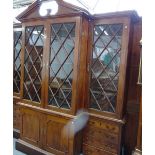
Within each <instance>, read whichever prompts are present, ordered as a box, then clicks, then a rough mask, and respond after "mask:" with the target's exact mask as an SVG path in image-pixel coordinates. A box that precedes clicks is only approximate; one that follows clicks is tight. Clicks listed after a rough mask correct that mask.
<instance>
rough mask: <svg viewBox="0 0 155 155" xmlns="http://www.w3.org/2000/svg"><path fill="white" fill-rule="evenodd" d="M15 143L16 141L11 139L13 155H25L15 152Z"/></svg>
mask: <svg viewBox="0 0 155 155" xmlns="http://www.w3.org/2000/svg"><path fill="white" fill-rule="evenodd" d="M15 143H16V139H15V138H14V139H13V155H26V154H25V153H22V152H20V151H17V150H16V149H15Z"/></svg>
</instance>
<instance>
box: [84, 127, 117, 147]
mask: <svg viewBox="0 0 155 155" xmlns="http://www.w3.org/2000/svg"><path fill="white" fill-rule="evenodd" d="M89 136H91V137H94V138H95V139H96V140H100V139H102V140H103V141H104V142H109V143H112V144H118V134H115V133H111V132H109V131H106V130H103V129H100V128H93V127H87V128H86V129H85V134H84V138H86V137H89Z"/></svg>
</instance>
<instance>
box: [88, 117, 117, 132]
mask: <svg viewBox="0 0 155 155" xmlns="http://www.w3.org/2000/svg"><path fill="white" fill-rule="evenodd" d="M88 126H92V127H96V128H100V129H103V130H106V131H108V132H111V133H119V127H118V126H117V125H114V124H111V123H108V122H104V121H101V120H90V121H89V122H88Z"/></svg>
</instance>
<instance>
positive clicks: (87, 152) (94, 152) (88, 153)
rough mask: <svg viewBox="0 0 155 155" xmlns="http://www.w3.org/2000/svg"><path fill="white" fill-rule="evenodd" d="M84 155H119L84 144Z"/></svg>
mask: <svg viewBox="0 0 155 155" xmlns="http://www.w3.org/2000/svg"><path fill="white" fill-rule="evenodd" d="M83 155H117V154H115V153H111V152H107V151H104V150H101V149H98V148H95V147H92V146H89V145H87V144H83Z"/></svg>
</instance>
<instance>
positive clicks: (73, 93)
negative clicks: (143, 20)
mask: <svg viewBox="0 0 155 155" xmlns="http://www.w3.org/2000/svg"><path fill="white" fill-rule="evenodd" d="M47 31H48V32H49V33H48V34H49V35H48V37H47V38H48V39H47V40H48V45H47V47H48V49H47V55H46V58H47V59H46V61H47V60H48V61H47V63H48V64H46V65H47V66H48V67H47V68H46V80H45V82H46V84H45V104H46V105H45V107H46V108H49V109H52V110H54V111H59V112H64V113H70V114H73V113H74V111H75V105H76V104H78V103H77V69H78V55H79V50H78V48H79V47H78V46H79V32H80V17H74V18H73V17H72V18H71V17H70V18H56V19H53V20H51V21H50V20H49V21H48V28H47Z"/></svg>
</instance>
